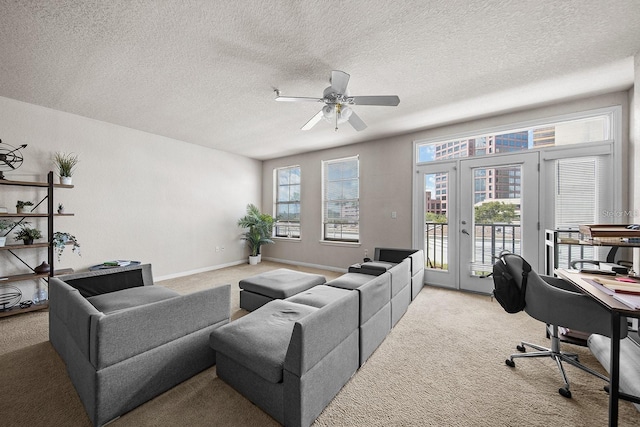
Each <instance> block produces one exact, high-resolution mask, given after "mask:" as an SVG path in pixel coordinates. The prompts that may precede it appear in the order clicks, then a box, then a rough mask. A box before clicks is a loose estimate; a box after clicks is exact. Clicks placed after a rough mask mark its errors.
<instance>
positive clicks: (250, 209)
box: [238, 203, 273, 263]
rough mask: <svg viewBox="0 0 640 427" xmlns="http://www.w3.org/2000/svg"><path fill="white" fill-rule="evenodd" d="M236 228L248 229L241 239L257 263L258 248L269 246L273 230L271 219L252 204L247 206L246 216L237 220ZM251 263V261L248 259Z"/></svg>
mask: <svg viewBox="0 0 640 427" xmlns="http://www.w3.org/2000/svg"><path fill="white" fill-rule="evenodd" d="M238 227H241V228H248V229H249V231H247V232H246V233H244V234H243V236H242V239H243V240H246V241H247V244H248V245H249V249H250V250H251V256H254V257H256V258H255V262H256V263H257V262H259V258H260V255H261V254H260V247H261V246H262V245H266V244H271V243H273V240H271V232H272V229H273V217H272V216H271V215H269V214H263V213H261V212H260V209H258V207H257V206H256V205H254V204H251V203H250V204H248V205H247V214H246V215H245V216H243V217H242V218H240V219H239V220H238ZM249 263H251V259H249Z"/></svg>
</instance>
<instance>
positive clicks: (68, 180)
mask: <svg viewBox="0 0 640 427" xmlns="http://www.w3.org/2000/svg"><path fill="white" fill-rule="evenodd" d="M71 182H72V180H71V177H70V176H61V177H60V184H62V185H71Z"/></svg>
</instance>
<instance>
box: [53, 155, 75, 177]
mask: <svg viewBox="0 0 640 427" xmlns="http://www.w3.org/2000/svg"><path fill="white" fill-rule="evenodd" d="M78 162H79V160H78V156H77V155H76V154H73V153H61V152H56V153H55V154H54V155H53V163H54V164H55V166H56V168H58V176H60V183H61V184H65V185H71V176H72V175H73V172H74V169H75V167H76V165H77V164H78Z"/></svg>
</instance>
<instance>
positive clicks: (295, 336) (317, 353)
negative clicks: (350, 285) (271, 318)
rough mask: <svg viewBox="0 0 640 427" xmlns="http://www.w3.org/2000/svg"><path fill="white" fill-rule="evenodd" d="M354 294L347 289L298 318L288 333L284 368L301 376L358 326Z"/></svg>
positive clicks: (356, 294) (355, 293)
mask: <svg viewBox="0 0 640 427" xmlns="http://www.w3.org/2000/svg"><path fill="white" fill-rule="evenodd" d="M358 298H359V293H358V292H349V293H348V294H345V296H344V297H342V298H340V299H339V300H337V301H334V302H332V303H331V304H329V305H326V306H324V307H322V308H321V309H320V310H318V311H316V312H314V313H311V314H309V315H307V316H305V317H303V318H302V319H299V320H298V321H297V322H296V323H295V325H294V327H293V333H292V334H291V341H290V342H289V348H288V349H287V355H286V357H285V362H284V368H285V370H287V371H289V372H291V373H293V374H295V375H296V376H298V377H302V375H303V374H304V373H305V372H307V371H309V370H310V369H311V368H313V367H314V366H315V365H316V364H317V363H318V362H319V361H321V360H322V359H323V358H324V357H325V356H326V355H327V354H329V353H330V352H331V351H332V350H333V349H334V348H336V347H337V346H338V344H340V343H341V342H342V341H344V340H345V339H346V338H347V337H348V336H349V335H350V334H351V333H352V332H353V331H355V330H356V329H358V304H359V302H358Z"/></svg>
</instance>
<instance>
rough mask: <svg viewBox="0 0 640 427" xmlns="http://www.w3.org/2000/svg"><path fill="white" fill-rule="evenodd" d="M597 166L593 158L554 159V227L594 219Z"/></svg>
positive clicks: (569, 226) (584, 222) (595, 159)
mask: <svg viewBox="0 0 640 427" xmlns="http://www.w3.org/2000/svg"><path fill="white" fill-rule="evenodd" d="M598 169H599V168H598V158H597V157H581V158H577V159H558V160H556V204H555V217H556V221H555V222H556V228H558V229H566V228H577V227H578V226H579V225H580V224H595V223H596V222H597V218H598V215H597V212H598V206H599V197H598V189H599V188H601V185H600V184H599V182H598V175H599V170H598Z"/></svg>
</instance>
